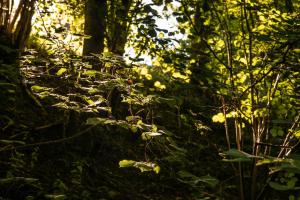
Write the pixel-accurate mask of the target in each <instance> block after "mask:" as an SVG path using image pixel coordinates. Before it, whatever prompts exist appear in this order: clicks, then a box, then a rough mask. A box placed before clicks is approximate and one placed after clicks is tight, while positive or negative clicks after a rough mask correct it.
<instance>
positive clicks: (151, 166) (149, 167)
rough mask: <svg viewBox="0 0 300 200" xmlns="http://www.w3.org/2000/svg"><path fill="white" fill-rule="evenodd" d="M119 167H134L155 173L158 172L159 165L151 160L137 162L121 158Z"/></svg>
mask: <svg viewBox="0 0 300 200" xmlns="http://www.w3.org/2000/svg"><path fill="white" fill-rule="evenodd" d="M119 167H135V168H138V169H140V170H141V172H146V171H154V172H155V173H157V174H158V173H159V172H160V167H159V166H158V165H157V164H155V163H152V162H137V161H134V160H121V161H120V162H119Z"/></svg>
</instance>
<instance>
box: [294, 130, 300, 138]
mask: <svg viewBox="0 0 300 200" xmlns="http://www.w3.org/2000/svg"><path fill="white" fill-rule="evenodd" d="M294 136H295V137H296V138H298V139H300V130H297V131H296V132H295V133H294Z"/></svg>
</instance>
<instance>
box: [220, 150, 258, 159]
mask: <svg viewBox="0 0 300 200" xmlns="http://www.w3.org/2000/svg"><path fill="white" fill-rule="evenodd" d="M220 155H221V156H223V157H224V159H223V161H226V162H249V161H251V160H252V158H260V159H262V158H263V157H260V156H254V155H251V154H248V153H246V152H244V151H240V150H237V149H230V150H229V151H226V152H224V153H220Z"/></svg>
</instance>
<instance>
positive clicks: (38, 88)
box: [31, 85, 45, 92]
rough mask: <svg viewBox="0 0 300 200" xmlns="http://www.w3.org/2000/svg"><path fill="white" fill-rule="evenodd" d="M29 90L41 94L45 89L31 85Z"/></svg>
mask: <svg viewBox="0 0 300 200" xmlns="http://www.w3.org/2000/svg"><path fill="white" fill-rule="evenodd" d="M31 90H32V91H33V92H42V91H43V90H45V88H44V87H41V86H38V85H33V86H31Z"/></svg>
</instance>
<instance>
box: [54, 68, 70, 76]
mask: <svg viewBox="0 0 300 200" xmlns="http://www.w3.org/2000/svg"><path fill="white" fill-rule="evenodd" d="M66 71H67V69H66V68H64V67H62V68H60V69H59V70H58V71H57V72H56V75H57V76H61V75H63V74H64V73H65V72H66Z"/></svg>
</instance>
